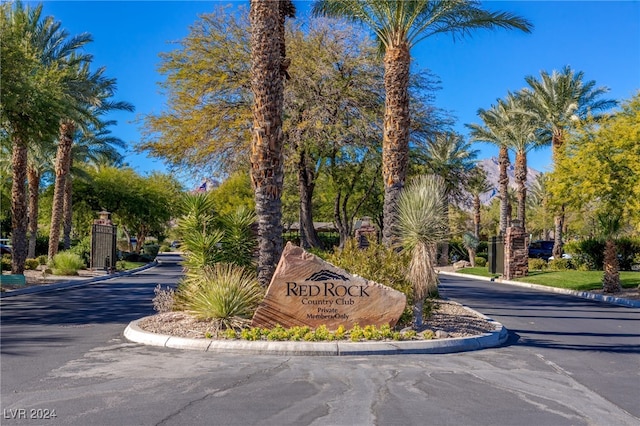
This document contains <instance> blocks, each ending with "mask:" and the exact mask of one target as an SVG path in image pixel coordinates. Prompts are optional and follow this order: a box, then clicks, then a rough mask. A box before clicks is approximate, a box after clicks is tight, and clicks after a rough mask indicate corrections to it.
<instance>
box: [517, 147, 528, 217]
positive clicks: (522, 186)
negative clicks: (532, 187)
mask: <svg viewBox="0 0 640 426" xmlns="http://www.w3.org/2000/svg"><path fill="white" fill-rule="evenodd" d="M515 179H516V185H517V191H518V212H517V214H516V217H517V219H518V221H519V222H520V226H522V227H523V228H525V223H524V221H525V217H526V212H525V208H526V202H527V154H526V153H524V152H518V153H517V154H516V170H515Z"/></svg>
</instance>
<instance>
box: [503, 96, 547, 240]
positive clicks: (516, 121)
mask: <svg viewBox="0 0 640 426" xmlns="http://www.w3.org/2000/svg"><path fill="white" fill-rule="evenodd" d="M525 98H526V95H525V94H521V95H513V94H511V93H509V94H508V95H507V98H506V100H505V105H506V108H507V113H508V115H507V122H506V123H505V124H506V129H505V130H506V131H507V140H506V145H507V147H508V148H510V149H511V150H513V152H514V154H515V160H516V164H515V170H514V175H515V181H516V192H517V197H518V210H517V215H516V218H517V220H518V222H519V223H520V226H521V227H523V228H525V219H526V218H525V210H526V201H527V172H528V170H527V153H528V152H529V151H531V150H532V149H535V148H538V147H539V146H540V145H541V143H540V138H539V135H538V133H539V132H538V130H539V129H540V123H539V121H538V120H537V117H536V116H535V115H534V114H531V113H530V112H528V111H527V109H526V105H525V104H526V100H525Z"/></svg>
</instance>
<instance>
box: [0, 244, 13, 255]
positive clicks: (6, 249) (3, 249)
mask: <svg viewBox="0 0 640 426" xmlns="http://www.w3.org/2000/svg"><path fill="white" fill-rule="evenodd" d="M0 254H11V246H8V245H6V244H0Z"/></svg>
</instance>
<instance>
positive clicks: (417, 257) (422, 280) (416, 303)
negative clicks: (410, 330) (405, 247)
mask: <svg viewBox="0 0 640 426" xmlns="http://www.w3.org/2000/svg"><path fill="white" fill-rule="evenodd" d="M411 255H412V257H411V262H410V264H409V281H410V282H411V284H412V286H413V317H414V327H415V328H416V329H420V328H421V327H422V326H423V324H424V318H423V308H424V299H425V298H426V297H427V296H429V295H435V294H437V293H438V274H437V273H436V271H435V269H434V265H435V256H436V245H435V244H423V243H418V244H416V246H415V247H414V248H413V250H412V252H411Z"/></svg>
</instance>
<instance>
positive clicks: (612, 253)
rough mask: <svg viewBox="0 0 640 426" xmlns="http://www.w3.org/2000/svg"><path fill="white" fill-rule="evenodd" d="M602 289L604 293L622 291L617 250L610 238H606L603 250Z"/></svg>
mask: <svg viewBox="0 0 640 426" xmlns="http://www.w3.org/2000/svg"><path fill="white" fill-rule="evenodd" d="M602 291H603V292H605V293H619V292H620V291H622V287H621V286H620V267H619V265H618V251H617V248H616V243H615V241H613V239H612V238H609V239H607V242H606V245H605V250H604V278H603V283H602Z"/></svg>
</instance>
